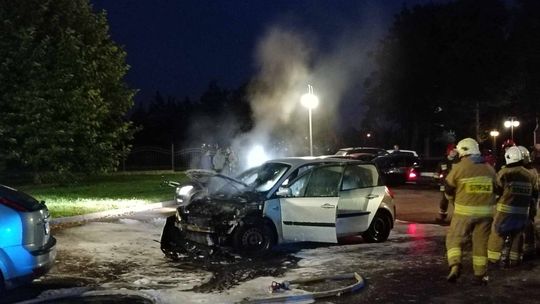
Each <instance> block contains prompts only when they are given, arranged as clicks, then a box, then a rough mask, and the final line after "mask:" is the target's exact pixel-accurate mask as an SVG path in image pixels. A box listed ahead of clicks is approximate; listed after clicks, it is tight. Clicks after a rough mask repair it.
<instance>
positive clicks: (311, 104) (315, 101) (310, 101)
mask: <svg viewBox="0 0 540 304" xmlns="http://www.w3.org/2000/svg"><path fill="white" fill-rule="evenodd" d="M300 103H301V104H302V105H303V106H304V107H306V108H308V109H315V108H316V107H317V106H318V105H319V98H318V97H317V96H316V95H313V94H312V93H306V94H304V95H302V97H301V98H300Z"/></svg>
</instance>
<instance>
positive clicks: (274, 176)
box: [238, 163, 290, 192]
mask: <svg viewBox="0 0 540 304" xmlns="http://www.w3.org/2000/svg"><path fill="white" fill-rule="evenodd" d="M289 168H290V166H289V165H285V164H281V163H266V164H263V165H262V166H259V167H256V168H253V169H249V170H247V171H246V172H244V173H242V174H240V175H239V176H238V180H240V181H242V182H243V183H245V184H247V185H248V186H249V187H251V188H252V189H254V190H256V191H258V192H266V191H268V190H270V189H271V188H272V187H273V186H274V185H275V184H276V183H277V181H278V180H279V179H280V178H281V177H282V176H283V174H285V172H286V171H287V170H288V169H289Z"/></svg>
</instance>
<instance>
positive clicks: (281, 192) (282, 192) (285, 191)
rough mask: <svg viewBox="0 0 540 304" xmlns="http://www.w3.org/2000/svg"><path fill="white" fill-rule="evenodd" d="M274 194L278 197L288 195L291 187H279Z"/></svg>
mask: <svg viewBox="0 0 540 304" xmlns="http://www.w3.org/2000/svg"><path fill="white" fill-rule="evenodd" d="M276 195H277V196H279V197H288V196H291V189H290V188H287V187H279V189H278V191H277V192H276Z"/></svg>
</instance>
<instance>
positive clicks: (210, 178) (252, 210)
mask: <svg viewBox="0 0 540 304" xmlns="http://www.w3.org/2000/svg"><path fill="white" fill-rule="evenodd" d="M286 170H287V168H286V167H280V168H275V167H272V168H268V167H267V168H262V169H261V168H258V169H254V170H248V171H246V172H244V173H243V174H241V175H240V176H239V178H238V179H234V178H231V177H227V176H224V175H221V174H219V173H215V172H212V171H204V170H189V171H187V172H186V175H188V177H189V178H190V182H188V183H185V184H179V185H178V186H177V187H176V202H177V203H178V204H179V206H178V207H177V210H176V214H175V215H174V216H170V217H169V218H167V221H166V224H165V227H164V229H163V233H162V236H161V250H162V251H163V252H164V253H165V255H167V256H169V257H172V258H175V257H178V256H179V255H185V254H195V255H199V256H200V255H203V256H206V255H210V254H212V253H214V252H215V251H216V250H217V249H223V248H233V249H239V250H242V251H250V250H251V251H257V250H259V249H268V248H269V247H271V246H272V245H273V243H275V232H274V231H269V228H267V227H265V226H264V225H263V223H264V219H263V210H264V203H265V197H266V193H267V191H268V190H269V189H270V187H271V186H272V185H273V184H274V183H275V182H276V181H277V180H278V179H279V178H280V177H281V176H282V175H283V174H284V173H285V171H286Z"/></svg>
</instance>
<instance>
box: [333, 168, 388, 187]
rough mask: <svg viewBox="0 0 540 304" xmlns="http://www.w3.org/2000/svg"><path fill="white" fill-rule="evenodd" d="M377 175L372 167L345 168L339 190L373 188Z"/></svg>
mask: <svg viewBox="0 0 540 304" xmlns="http://www.w3.org/2000/svg"><path fill="white" fill-rule="evenodd" d="M378 183H379V174H378V172H377V169H376V168H375V166H373V165H350V166H347V168H345V172H344V173H343V181H342V184H341V190H352V189H358V188H367V187H375V186H377V184H378Z"/></svg>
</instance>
